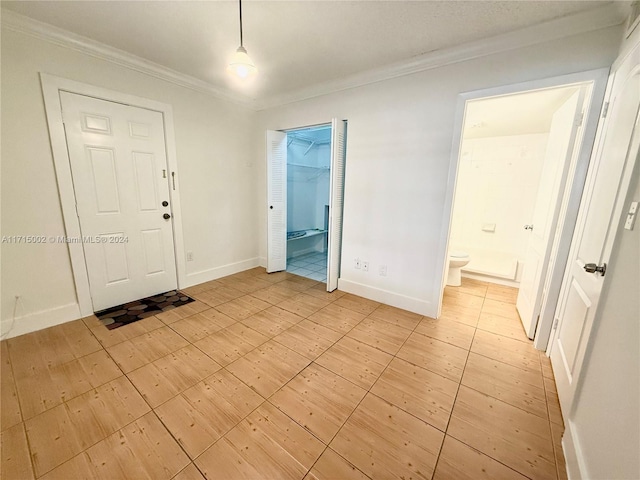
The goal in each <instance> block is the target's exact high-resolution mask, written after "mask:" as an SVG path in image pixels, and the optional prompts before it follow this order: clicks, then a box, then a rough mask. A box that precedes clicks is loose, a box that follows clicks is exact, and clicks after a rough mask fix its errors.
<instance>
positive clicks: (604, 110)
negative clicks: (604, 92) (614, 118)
mask: <svg viewBox="0 0 640 480" xmlns="http://www.w3.org/2000/svg"><path fill="white" fill-rule="evenodd" d="M608 112H609V102H605V104H604V107H602V118H607V113H608Z"/></svg>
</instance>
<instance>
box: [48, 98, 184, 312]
mask: <svg viewBox="0 0 640 480" xmlns="http://www.w3.org/2000/svg"><path fill="white" fill-rule="evenodd" d="M60 96H61V101H62V110H63V118H64V125H65V132H66V137H67V146H68V150H69V159H70V162H71V172H72V175H73V186H74V190H75V195H76V202H77V207H76V208H77V211H78V217H79V220H80V229H81V231H82V235H83V242H82V243H83V248H84V254H85V259H86V265H87V273H88V276H89V285H90V290H91V298H92V302H93V309H94V311H100V310H103V309H105V308H108V307H113V306H116V305H120V304H123V303H126V302H129V301H132V300H137V299H140V298H144V297H148V296H150V295H154V294H157V293H162V292H166V291H169V290H174V289H175V288H176V287H177V280H176V265H175V252H174V246H173V226H172V222H171V207H170V206H169V200H170V198H169V183H168V177H169V175H168V173H167V158H166V152H165V143H164V123H163V118H162V114H161V113H159V112H154V111H151V110H145V109H142V108H136V107H130V106H127V105H122V104H119V103H113V102H108V101H105V100H98V99H95V98H91V97H86V96H83V95H76V94H71V93H66V92H62V93H61V94H60ZM162 202H167V206H163V203H162ZM163 215H164V216H167V218H163Z"/></svg>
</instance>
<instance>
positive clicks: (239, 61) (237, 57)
mask: <svg viewBox="0 0 640 480" xmlns="http://www.w3.org/2000/svg"><path fill="white" fill-rule="evenodd" d="M238 6H239V7H240V46H239V47H238V49H237V50H236V53H234V54H233V59H232V60H231V63H230V64H229V66H228V67H227V71H228V72H229V73H232V74H233V75H235V76H237V77H239V78H241V79H246V78H249V77H252V76H253V75H255V74H256V73H258V69H257V68H256V66H255V65H254V64H253V62H252V61H251V58H249V55H248V54H247V51H246V50H245V48H244V45H243V43H242V0H238Z"/></svg>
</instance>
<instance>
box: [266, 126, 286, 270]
mask: <svg viewBox="0 0 640 480" xmlns="http://www.w3.org/2000/svg"><path fill="white" fill-rule="evenodd" d="M267 230H268V233H267V272H269V273H271V272H279V271H281V270H286V268H287V134H286V133H283V132H275V131H272V130H267Z"/></svg>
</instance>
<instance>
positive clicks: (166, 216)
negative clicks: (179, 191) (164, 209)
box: [162, 213, 171, 220]
mask: <svg viewBox="0 0 640 480" xmlns="http://www.w3.org/2000/svg"><path fill="white" fill-rule="evenodd" d="M162 218H164V219H165V220H169V219H170V218H171V215H169V214H168V213H165V214H164V215H162Z"/></svg>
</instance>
